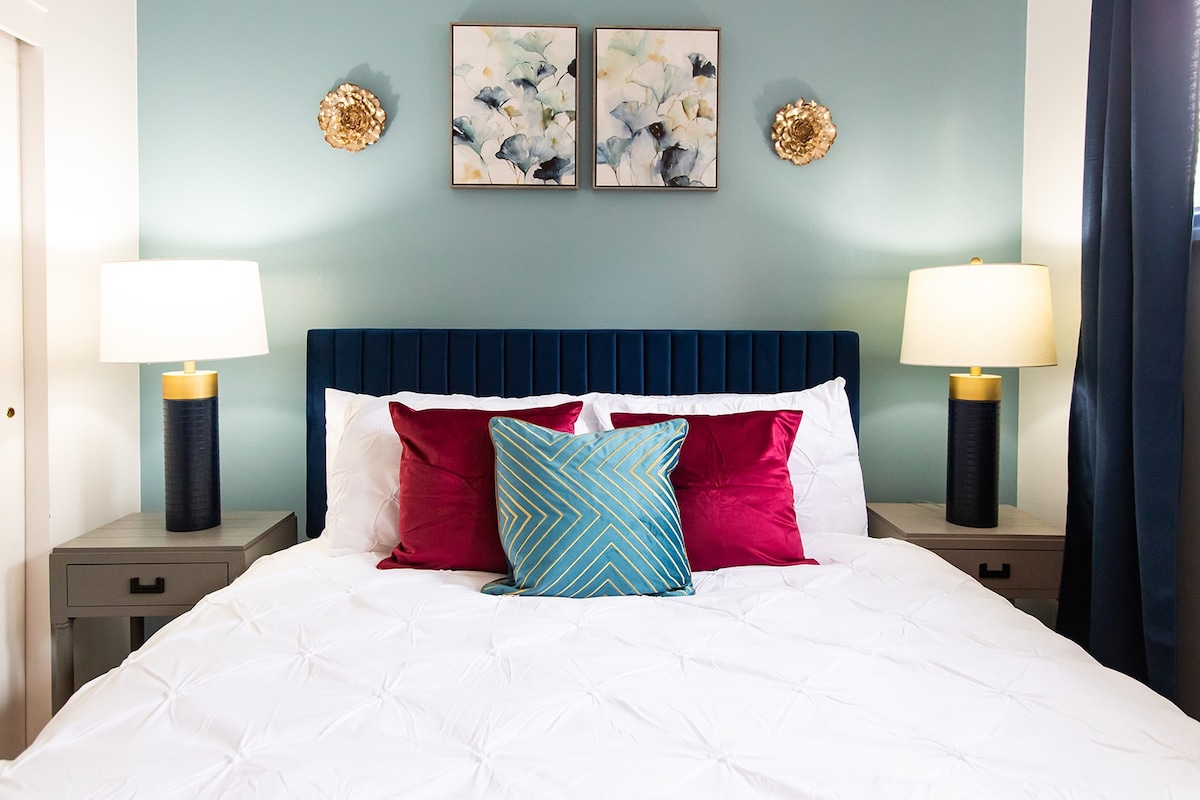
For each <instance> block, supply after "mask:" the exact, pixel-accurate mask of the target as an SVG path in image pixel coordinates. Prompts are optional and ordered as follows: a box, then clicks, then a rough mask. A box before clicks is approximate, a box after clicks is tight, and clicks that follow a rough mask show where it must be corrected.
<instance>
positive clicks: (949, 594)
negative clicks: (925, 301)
mask: <svg viewBox="0 0 1200 800" xmlns="http://www.w3.org/2000/svg"><path fill="white" fill-rule="evenodd" d="M805 545H806V550H808V551H809V552H810V553H811V554H812V555H814V556H815V557H817V558H818V559H820V560H821V561H822V566H816V567H814V566H797V567H788V568H772V567H742V568H737V569H729V570H723V571H720V572H714V573H699V574H697V575H696V595H695V597H689V598H661V599H660V598H641V597H638V598H602V599H595V600H563V599H554V598H525V597H491V596H487V595H482V594H480V593H479V591H478V589H479V587H480V585H482V584H483V583H484V582H485V581H486V580H488V579H490V578H491V577H493V576H491V575H489V574H485V573H470V572H468V573H449V572H443V573H437V572H416V571H406V570H391V571H386V572H384V571H378V570H376V569H375V568H374V565H375V561H376V558H375V557H374V556H370V555H362V556H346V557H342V558H332V557H330V556H329V555H328V554H327V553H326V549H325V546H324V544H323V543H322V542H321V541H320V540H318V541H316V542H311V543H307V544H303V545H300V546H298V547H295V548H292V549H291V550H289V551H286V552H284V553H280V554H278V555H276V556H273V557H270V558H268V559H264V560H261V561H259V562H258V563H257V564H256V565H255V566H254V567H253V568H252V569H251V570H250V572H248V573H247V574H246V575H245V576H243V577H242V578H240V579H239V580H237V581H236V582H235V583H234V584H233V585H232V586H230V587H229V588H227V589H225V590H222V591H220V592H217V593H215V594H213V595H211V596H209V597H208V598H207V599H206V600H204V601H203V602H202V603H200V605H198V606H197V607H196V609H195V610H194V611H193V612H191V613H190V614H188V615H186V616H185V617H182V618H180V619H178V620H176V621H174V622H172V623H171V624H170V625H168V626H167V627H166V628H165V629H164V630H162V631H161V632H160V633H159V634H158V635H157V636H155V637H153V639H151V641H150V642H148V643H147V644H146V645H145V646H144V647H143V648H142V649H141V650H140V651H138V652H137V653H135V654H134V655H132V656H130V657H129V659H128V660H127V661H126V662H125V663H124V665H122V666H121V667H120V668H118V669H116V670H113V671H112V672H110V673H108V674H107V675H105V676H103V677H101V678H99V679H97V680H95V681H93V682H92V683H90V684H89V685H88V686H86V687H85V688H84V689H82V690H81V691H80V692H79V693H78V694H77V695H76V696H75V697H74V698H73V699H72V700H71V701H70V703H68V704H67V706H66V707H65V708H64V709H63V711H62V712H60V713H59V714H58V715H57V716H56V717H55V718H54V720H53V721H52V722H51V723H50V725H49V727H47V728H46V730H45V731H44V732H43V734H42V735H41V736H40V737H39V738H38V739H37V741H36V742H35V743H34V744H33V745H32V746H31V747H30V748H29V750H28V751H27V752H26V753H25V754H24V755H22V756H21V757H20V758H19V759H17V760H16V761H15V762H8V763H3V762H0V797H2V798H5V800H15V799H16V798H38V800H45V798H70V797H88V798H95V797H104V798H108V797H133V796H137V797H145V798H155V800H159V799H160V798H173V797H189V798H191V797H203V798H240V797H255V798H273V797H279V798H308V797H321V798H354V800H367V799H368V798H383V797H405V798H422V797H428V798H468V797H500V798H592V797H596V798H599V797H604V798H661V797H669V796H675V797H701V798H707V797H714V798H715V797H722V798H740V797H773V798H785V797H786V798H891V797H895V798H924V797H946V798H985V797H995V798H1015V797H1078V798H1121V800H1126V799H1127V798H1139V799H1141V798H1153V797H1172V798H1180V799H1181V800H1182V799H1183V798H1200V723H1197V722H1195V721H1193V720H1191V719H1189V718H1188V717H1186V716H1184V715H1183V714H1182V713H1181V712H1180V711H1179V710H1178V709H1176V708H1175V707H1174V706H1173V705H1172V704H1170V703H1168V702H1167V701H1166V700H1163V699H1162V698H1160V697H1158V696H1157V695H1155V694H1153V693H1152V692H1150V691H1149V690H1148V689H1146V688H1144V687H1143V686H1141V685H1140V684H1138V683H1136V682H1134V681H1132V680H1130V679H1128V678H1125V677H1123V676H1121V675H1118V674H1116V673H1114V672H1111V671H1109V670H1106V669H1104V668H1102V667H1100V666H1099V665H1098V664H1096V662H1094V661H1093V660H1092V659H1091V658H1090V657H1088V656H1087V655H1085V654H1084V653H1083V652H1082V651H1081V650H1080V649H1079V648H1078V647H1076V646H1075V645H1074V644H1071V643H1069V642H1067V641H1066V640H1064V639H1062V638H1060V637H1058V636H1056V635H1055V634H1053V633H1051V632H1050V631H1048V630H1047V629H1046V628H1044V627H1043V626H1042V625H1041V624H1040V623H1038V622H1037V621H1036V620H1035V619H1033V618H1032V617H1029V616H1027V615H1025V614H1023V613H1022V612H1020V611H1018V610H1016V609H1014V608H1012V607H1011V606H1010V605H1009V604H1008V603H1007V602H1006V601H1005V600H1003V599H1001V598H1000V597H998V596H997V595H994V594H992V593H991V592H989V591H987V590H985V589H983V588H982V587H981V586H979V584H977V583H976V582H975V581H974V580H972V579H971V578H969V577H968V576H966V575H964V574H963V573H961V572H958V571H957V570H955V569H954V568H953V567H950V566H949V565H947V564H945V563H944V562H942V561H941V560H940V559H938V558H937V557H936V556H933V555H932V554H930V553H928V552H926V551H923V550H921V549H919V548H917V547H914V546H912V545H909V544H907V543H904V542H899V541H891V540H870V539H865V538H861V537H850V536H836V535H829V536H823V537H816V536H813V537H806V541H805Z"/></svg>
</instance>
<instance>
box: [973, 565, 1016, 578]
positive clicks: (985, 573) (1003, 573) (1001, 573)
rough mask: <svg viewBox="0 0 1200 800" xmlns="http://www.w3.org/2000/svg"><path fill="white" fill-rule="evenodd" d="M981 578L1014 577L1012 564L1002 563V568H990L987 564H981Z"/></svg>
mask: <svg viewBox="0 0 1200 800" xmlns="http://www.w3.org/2000/svg"><path fill="white" fill-rule="evenodd" d="M979 577H980V578H993V579H997V580H1004V579H1006V578H1011V577H1012V564H1001V565H1000V569H988V565H987V564H980V565H979Z"/></svg>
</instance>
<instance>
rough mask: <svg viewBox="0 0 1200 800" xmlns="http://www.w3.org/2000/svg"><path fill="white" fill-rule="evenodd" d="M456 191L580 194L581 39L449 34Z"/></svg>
mask: <svg viewBox="0 0 1200 800" xmlns="http://www.w3.org/2000/svg"><path fill="white" fill-rule="evenodd" d="M450 39H451V62H452V65H451V66H452V77H451V80H452V82H453V91H452V92H451V141H452V146H451V152H452V157H451V170H452V172H451V185H453V186H505V187H552V188H574V187H575V185H576V182H575V163H576V161H577V160H578V148H577V145H576V125H577V120H576V116H577V111H578V107H577V102H576V73H577V67H576V60H577V58H578V52H579V32H578V29H577V28H575V27H573V26H556V25H551V26H545V27H516V26H503V25H460V24H453V25H451V26H450Z"/></svg>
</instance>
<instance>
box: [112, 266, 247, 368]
mask: <svg viewBox="0 0 1200 800" xmlns="http://www.w3.org/2000/svg"><path fill="white" fill-rule="evenodd" d="M266 352H267V324H266V319H265V318H264V316H263V302H262V285H261V284H260V282H259V278H258V264H256V263H255V262H253V261H219V260H204V259H187V260H169V259H161V260H147V261H121V262H115V263H111V264H103V265H101V267H100V360H101V361H117V362H129V363H141V364H149V363H155V362H160V361H211V360H214V359H222V358H237V357H240V356H256V355H262V354H263V353H266Z"/></svg>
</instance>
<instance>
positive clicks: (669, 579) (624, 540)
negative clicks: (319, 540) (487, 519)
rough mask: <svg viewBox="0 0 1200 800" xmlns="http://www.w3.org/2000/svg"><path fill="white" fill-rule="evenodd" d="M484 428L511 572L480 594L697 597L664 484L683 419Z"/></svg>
mask: <svg viewBox="0 0 1200 800" xmlns="http://www.w3.org/2000/svg"><path fill="white" fill-rule="evenodd" d="M488 427H489V431H490V433H491V437H492V444H493V445H494V446H495V449H496V510H497V521H498V523H499V529H500V543H501V544H502V545H503V546H504V552H505V555H506V556H507V557H508V565H509V574H508V577H507V578H504V579H502V580H498V581H492V582H491V583H488V584H486V585H485V586H484V587H483V591H484V592H485V593H487V594H497V595H501V594H527V595H549V596H556V597H599V596H606V595H637V594H649V595H662V596H667V595H690V594H694V593H695V590H694V589H693V588H692V572H691V569H690V568H689V566H688V560H687V555H686V553H685V551H684V548H683V533H682V530H681V529H680V525H679V504H678V503H677V502H676V500H675V492H674V490H673V489H672V487H671V473H672V472H673V471H674V470H675V467H676V465H678V463H679V450H680V447H681V446H682V445H683V440H684V437H685V436H687V422H686V421H684V420H682V419H671V420H667V421H665V422H659V423H656V424H654V425H644V426H641V427H636V428H623V429H621V430H615V431H605V432H602V433H585V434H579V435H572V434H569V433H558V432H557V431H551V430H548V429H546V428H542V427H539V426H537V425H533V424H531V423H528V422H522V421H520V420H516V419H509V418H505V417H496V418H495V419H493V420H491V421H490V422H489V423H488Z"/></svg>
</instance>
